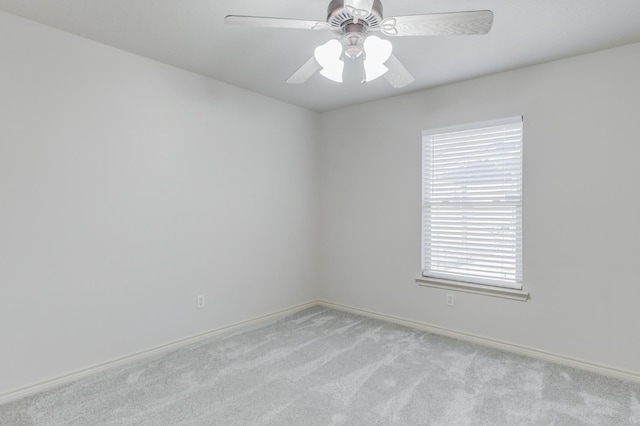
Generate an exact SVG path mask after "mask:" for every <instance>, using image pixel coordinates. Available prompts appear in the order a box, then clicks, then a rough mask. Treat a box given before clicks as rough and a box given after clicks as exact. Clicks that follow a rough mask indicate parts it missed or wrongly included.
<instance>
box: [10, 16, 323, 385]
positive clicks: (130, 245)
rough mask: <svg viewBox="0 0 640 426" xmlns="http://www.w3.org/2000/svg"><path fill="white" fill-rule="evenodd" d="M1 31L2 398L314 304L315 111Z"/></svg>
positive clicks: (119, 56)
mask: <svg viewBox="0 0 640 426" xmlns="http://www.w3.org/2000/svg"><path fill="white" fill-rule="evenodd" d="M0 34H1V36H0V61H1V62H0V394H2V393H4V392H7V391H10V390H12V389H16V388H18V387H22V386H26V385H30V384H32V383H36V382H40V381H43V380H45V379H48V378H52V377H56V376H59V375H62V374H65V373H68V372H72V371H76V370H78V369H81V368H85V367H89V366H91V365H94V364H96V363H101V362H105V361H109V360H112V359H115V358H117V357H121V356H125V355H129V354H132V353H136V352H138V351H141V350H145V349H148V348H152V347H156V346H158V345H161V344H165V343H168V342H172V341H175V340H177V339H180V338H185V337H188V336H192V335H194V334H197V333H200V332H204V331H208V330H212V329H216V328H219V327H222V326H225V325H229V324H232V323H236V322H238V321H243V320H247V319H250V318H252V317H256V316H258V315H263V314H268V313H272V312H274V311H277V310H280V309H284V308H289V307H292V306H295V305H297V304H300V303H304V302H308V301H311V300H313V299H315V297H316V296H317V295H316V288H315V284H316V282H315V280H314V277H315V276H316V275H317V274H316V270H315V267H316V262H315V259H316V252H315V247H316V244H315V243H316V241H317V239H316V231H317V227H316V219H317V217H316V213H315V212H316V210H317V208H316V201H315V200H316V196H315V191H316V186H317V167H316V161H317V155H316V154H317V153H316V148H317V141H316V134H317V127H318V122H319V117H318V115H317V114H315V113H312V112H309V111H306V110H303V109H301V108H297V107H293V106H290V105H286V104H284V103H281V102H278V101H274V100H271V99H268V98H265V97H263V96H259V95H256V94H252V93H250V92H247V91H244V90H241V89H238V88H235V87H231V86H228V85H225V84H222V83H219V82H216V81H213V80H210V79H207V78H204V77H202V76H198V75H195V74H191V73H188V72H185V71H181V70H178V69H176V68H172V67H169V66H166V65H163V64H159V63H157V62H153V61H151V60H147V59H145V58H141V57H138V56H135V55H132V54H128V53H125V52H122V51H119V50H116V49H112V48H110V47H107V46H104V45H101V44H97V43H94V42H91V41H88V40H85V39H82V38H79V37H75V36H72V35H69V34H66V33H62V32H59V31H56V30H53V29H51V28H48V27H44V26H42V25H39V24H35V23H33V22H29V21H25V20H22V19H19V18H16V17H13V16H11V15H7V14H4V13H0ZM211 60H215V59H214V58H212V59H211ZM198 294H205V295H206V301H207V306H206V308H205V309H202V310H197V309H196V308H195V302H196V295H198Z"/></svg>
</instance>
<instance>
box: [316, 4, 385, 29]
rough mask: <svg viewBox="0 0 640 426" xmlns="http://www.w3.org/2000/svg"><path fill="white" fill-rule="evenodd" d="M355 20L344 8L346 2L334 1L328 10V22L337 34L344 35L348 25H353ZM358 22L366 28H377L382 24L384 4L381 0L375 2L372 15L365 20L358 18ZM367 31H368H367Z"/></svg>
mask: <svg viewBox="0 0 640 426" xmlns="http://www.w3.org/2000/svg"><path fill="white" fill-rule="evenodd" d="M353 20H354V18H353V16H351V15H350V14H349V13H348V12H347V11H346V10H345V7H344V0H332V1H331V3H329V7H328V9H327V22H328V23H329V25H331V27H332V28H339V30H334V32H335V33H336V34H344V33H345V30H344V27H345V26H346V24H349V23H352V22H353ZM358 22H359V23H360V22H363V23H364V26H365V27H377V26H379V25H380V23H381V22H382V3H380V0H374V2H373V7H372V8H371V13H369V15H367V16H366V17H364V18H358ZM365 31H366V30H365Z"/></svg>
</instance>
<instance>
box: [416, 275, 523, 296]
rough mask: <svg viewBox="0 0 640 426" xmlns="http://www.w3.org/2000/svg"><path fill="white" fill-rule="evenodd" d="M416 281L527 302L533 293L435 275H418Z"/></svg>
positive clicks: (427, 285)
mask: <svg viewBox="0 0 640 426" xmlns="http://www.w3.org/2000/svg"><path fill="white" fill-rule="evenodd" d="M416 283H417V284H418V285H419V286H421V287H432V288H440V289H444V290H455V291H462V292H465V293H473V294H481V295H485V296H494V297H501V298H504V299H511V300H518V301H521V302H526V301H527V300H529V299H530V298H531V295H530V294H529V293H528V292H526V291H524V290H516V289H513V288H506V287H496V286H490V285H482V284H472V283H468V282H464V281H449V280H443V279H440V278H433V277H424V276H420V277H416Z"/></svg>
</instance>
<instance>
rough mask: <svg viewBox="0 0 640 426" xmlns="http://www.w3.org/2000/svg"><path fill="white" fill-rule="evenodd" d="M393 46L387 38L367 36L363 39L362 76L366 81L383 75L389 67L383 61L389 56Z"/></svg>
mask: <svg viewBox="0 0 640 426" xmlns="http://www.w3.org/2000/svg"><path fill="white" fill-rule="evenodd" d="M392 51H393V46H392V45H391V42H390V41H389V40H383V39H381V38H380V37H376V36H369V37H367V39H366V40H365V41H364V53H365V55H366V59H365V60H364V78H365V81H366V82H369V81H373V80H375V79H376V78H378V77H380V76H382V75H384V73H386V72H387V71H389V68H387V67H386V66H385V65H384V63H385V62H387V61H388V60H389V58H390V57H391V52H392Z"/></svg>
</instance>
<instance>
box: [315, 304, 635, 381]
mask: <svg viewBox="0 0 640 426" xmlns="http://www.w3.org/2000/svg"><path fill="white" fill-rule="evenodd" d="M318 304H319V305H321V306H325V307H327V308H333V309H337V310H341V311H345V312H351V313H353V314H357V315H363V316H366V317H370V318H375V319H379V320H382V321H387V322H392V323H394V324H399V325H404V326H406V327H411V328H416V329H419V330H424V331H428V332H431V333H434V334H439V335H442V336H447V337H453V338H454V339H459V340H464V341H467V342H472V343H477V344H480V345H483V346H489V347H492V348H495V349H500V350H503V351H506V352H511V353H516V354H519V355H525V356H529V357H531V358H536V359H541V360H543V361H548V362H551V363H554V364H560V365H565V366H567V367H573V368H578V369H581V370H587V371H591V372H593V373H598V374H602V375H605V376H610V377H615V378H618V379H622V380H628V381H632V382H636V383H640V374H639V373H634V372H631V371H625V370H620V369H617V368H613V367H608V366H606V365H600V364H594V363H591V362H588V361H584V360H581V359H577V358H572V357H567V356H564V355H557V354H553V353H550V352H545V351H541V350H539V349H535V348H529V347H526V346H521V345H517V344H514V343H509V342H505V341H501V340H497V339H491V338H488V337H484V336H478V335H475V334H471V333H464V332H461V331H456V330H451V329H448V328H444V327H438V326H435V325H430V324H425V323H421V322H417V321H412V320H408V319H404V318H399V317H395V316H392V315H385V314H380V313H377V312H372V311H367V310H364V309H360V308H354V307H352V306H345V305H341V304H338V303H333V302H328V301H324V300H319V301H318Z"/></svg>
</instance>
